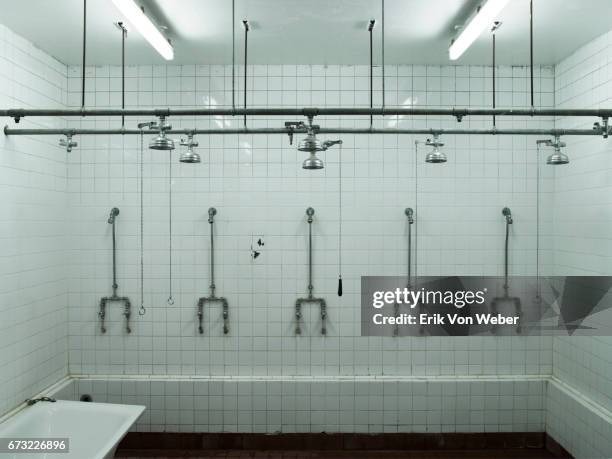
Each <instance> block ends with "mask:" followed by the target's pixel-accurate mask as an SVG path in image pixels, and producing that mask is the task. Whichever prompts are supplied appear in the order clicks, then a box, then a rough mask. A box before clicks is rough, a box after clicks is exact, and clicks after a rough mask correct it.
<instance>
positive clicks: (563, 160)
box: [546, 149, 570, 166]
mask: <svg viewBox="0 0 612 459" xmlns="http://www.w3.org/2000/svg"><path fill="white" fill-rule="evenodd" d="M569 162H570V160H569V157H568V156H567V155H566V154H564V153H561V150H559V149H555V152H554V153H553V154H552V155H550V156H549V157H548V158H546V164H548V165H549V166H563V165H565V164H569Z"/></svg>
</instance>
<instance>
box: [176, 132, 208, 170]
mask: <svg viewBox="0 0 612 459" xmlns="http://www.w3.org/2000/svg"><path fill="white" fill-rule="evenodd" d="M199 145H200V144H199V143H198V142H197V141H195V140H193V133H189V134H187V140H184V139H181V146H183V147H187V151H184V152H182V153H181V157H180V158H179V161H180V162H182V163H189V164H195V163H199V162H201V161H202V159H201V158H200V155H199V154H198V153H196V152H195V151H194V150H193V149H194V148H195V147H197V146H199Z"/></svg>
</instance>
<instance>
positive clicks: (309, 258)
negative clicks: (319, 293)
mask: <svg viewBox="0 0 612 459" xmlns="http://www.w3.org/2000/svg"><path fill="white" fill-rule="evenodd" d="M312 289H313V287H312V221H309V222H308V292H309V294H310V295H311V296H312Z"/></svg>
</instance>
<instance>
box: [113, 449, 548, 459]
mask: <svg viewBox="0 0 612 459" xmlns="http://www.w3.org/2000/svg"><path fill="white" fill-rule="evenodd" d="M160 453H161V452H160ZM155 454H156V453H155V452H151V451H147V453H146V454H145V453H138V452H133V453H132V452H127V451H123V452H121V453H119V455H117V456H115V457H117V458H124V459H128V458H129V459H195V458H198V459H213V458H214V459H220V458H226V459H228V458H235V459H246V458H252V459H349V458H351V459H353V458H355V459H468V458H469V459H479V458H487V459H498V458H499V459H503V458H507V459H546V458H553V457H555V456H554V455H552V454H551V453H549V452H548V451H546V450H540V449H533V450H530V449H514V450H478V451H380V452H379V451H364V452H358V451H245V450H237V451H206V452H203V453H202V452H197V451H176V452H173V453H172V454H170V453H169V452H168V451H164V452H163V454H164V455H160V456H157V455H155Z"/></svg>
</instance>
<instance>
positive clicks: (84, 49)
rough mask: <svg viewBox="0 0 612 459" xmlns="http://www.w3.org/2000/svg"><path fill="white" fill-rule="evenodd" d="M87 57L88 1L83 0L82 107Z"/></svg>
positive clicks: (82, 104)
mask: <svg viewBox="0 0 612 459" xmlns="http://www.w3.org/2000/svg"><path fill="white" fill-rule="evenodd" d="M86 57H87V0H83V68H82V74H81V107H83V108H84V107H85V62H86Z"/></svg>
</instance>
